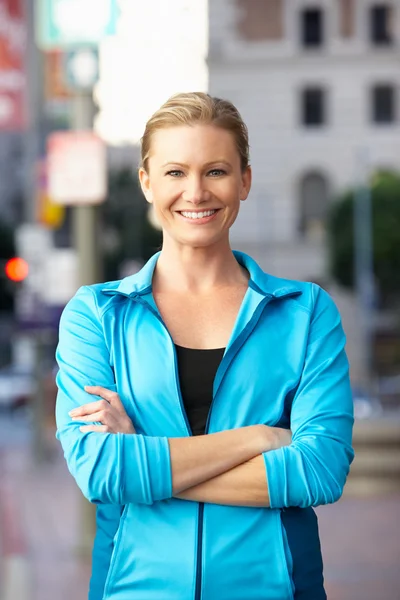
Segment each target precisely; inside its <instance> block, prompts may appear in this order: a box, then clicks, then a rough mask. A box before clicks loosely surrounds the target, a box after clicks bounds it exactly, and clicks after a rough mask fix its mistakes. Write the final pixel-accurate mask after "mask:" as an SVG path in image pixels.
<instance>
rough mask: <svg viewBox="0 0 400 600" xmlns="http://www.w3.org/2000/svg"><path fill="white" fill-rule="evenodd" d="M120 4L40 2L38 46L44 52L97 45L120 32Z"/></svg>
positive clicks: (97, 0) (110, 1)
mask: <svg viewBox="0 0 400 600" xmlns="http://www.w3.org/2000/svg"><path fill="white" fill-rule="evenodd" d="M117 16H118V6H117V0H38V3H37V13H36V43H37V45H38V46H39V47H40V48H42V49H43V50H50V49H57V48H60V49H62V48H63V49H70V48H74V47H76V46H81V45H89V44H92V45H95V46H96V45H97V44H98V43H99V42H100V41H101V40H102V39H103V38H104V37H105V36H107V35H113V34H115V32H116V23H117Z"/></svg>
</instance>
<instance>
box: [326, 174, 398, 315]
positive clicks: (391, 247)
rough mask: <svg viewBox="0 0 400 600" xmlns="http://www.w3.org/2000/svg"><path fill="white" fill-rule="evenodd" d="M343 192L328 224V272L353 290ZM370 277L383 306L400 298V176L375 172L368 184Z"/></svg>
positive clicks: (348, 208)
mask: <svg viewBox="0 0 400 600" xmlns="http://www.w3.org/2000/svg"><path fill="white" fill-rule="evenodd" d="M355 193H356V190H354V189H352V190H349V191H347V192H345V193H344V194H343V195H342V196H341V197H340V198H339V199H338V200H337V201H336V202H335V203H334V204H333V207H332V210H331V214H330V218H329V220H328V235H329V249H330V270H331V273H332V275H333V277H334V278H335V279H336V281H337V282H338V283H340V284H341V285H343V286H345V287H347V288H351V289H352V288H354V234H353V222H354V218H353V217H354V201H355ZM371 203H372V238H373V266H374V276H375V281H376V284H377V288H378V294H379V297H380V299H381V301H382V302H383V303H384V304H385V303H388V302H390V301H391V300H393V299H394V298H396V297H398V296H399V295H400V174H398V173H393V172H388V171H385V172H378V173H376V174H375V175H374V177H373V178H372V180H371Z"/></svg>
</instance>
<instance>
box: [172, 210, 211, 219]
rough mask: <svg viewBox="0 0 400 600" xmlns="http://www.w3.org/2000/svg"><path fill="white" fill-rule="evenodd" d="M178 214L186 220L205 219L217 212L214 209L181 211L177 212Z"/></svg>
mask: <svg viewBox="0 0 400 600" xmlns="http://www.w3.org/2000/svg"><path fill="white" fill-rule="evenodd" d="M179 212H180V214H181V215H182V216H183V217H185V218H186V219H194V220H195V219H205V218H206V217H212V216H213V215H214V214H215V213H216V212H217V210H216V209H210V210H198V211H197V210H196V211H193V210H181V211H179Z"/></svg>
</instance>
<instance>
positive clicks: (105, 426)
mask: <svg viewBox="0 0 400 600" xmlns="http://www.w3.org/2000/svg"><path fill="white" fill-rule="evenodd" d="M85 391H86V392H87V393H88V394H93V395H95V396H100V397H101V398H102V400H98V401H97V402H90V403H89V404H84V405H83V406H79V407H78V408H75V409H74V410H71V412H70V413H68V414H69V415H70V417H72V420H73V421H89V422H93V421H100V423H102V424H101V425H82V427H80V428H79V429H80V431H82V432H83V433H87V432H89V431H97V432H100V433H136V431H135V428H134V426H133V423H132V421H131V420H130V418H129V417H128V415H127V414H126V411H125V408H124V406H123V404H122V402H121V399H120V397H119V396H118V394H117V393H116V392H112V391H111V390H107V389H106V388H103V387H100V386H98V385H96V386H89V385H87V386H85Z"/></svg>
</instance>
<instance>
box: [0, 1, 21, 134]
mask: <svg viewBox="0 0 400 600" xmlns="http://www.w3.org/2000/svg"><path fill="white" fill-rule="evenodd" d="M23 7H24V0H0V131H18V130H21V129H23V128H24V127H25V125H26V119H25V86H26V80H25V49H26V22H25V14H24V8H23Z"/></svg>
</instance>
